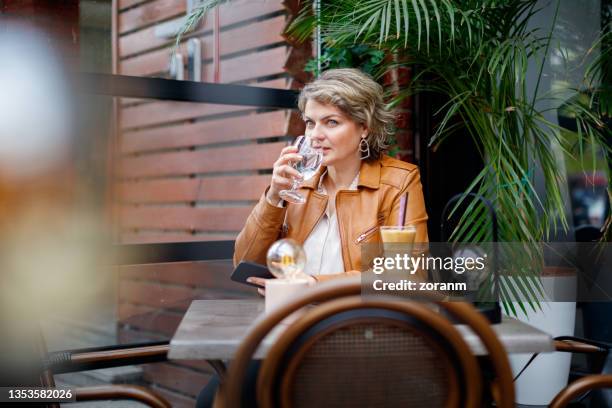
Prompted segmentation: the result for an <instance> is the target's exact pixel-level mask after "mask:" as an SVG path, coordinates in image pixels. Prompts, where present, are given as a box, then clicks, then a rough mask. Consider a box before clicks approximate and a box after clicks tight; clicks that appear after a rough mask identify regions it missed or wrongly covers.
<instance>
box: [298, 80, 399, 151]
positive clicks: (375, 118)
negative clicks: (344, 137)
mask: <svg viewBox="0 0 612 408" xmlns="http://www.w3.org/2000/svg"><path fill="white" fill-rule="evenodd" d="M310 99H312V100H315V101H317V102H319V103H323V104H331V105H333V106H335V107H337V108H338V109H340V110H341V111H342V112H343V113H345V114H346V115H347V116H348V117H349V118H351V119H352V120H354V121H355V122H357V123H359V124H361V125H363V126H365V127H366V128H367V129H368V135H367V136H366V140H367V141H368V143H369V145H370V157H369V158H368V159H367V160H377V159H378V158H379V157H380V156H381V155H382V154H384V153H385V152H386V151H387V149H388V148H389V139H390V137H391V135H392V134H393V131H394V119H395V115H394V114H393V113H392V112H391V111H390V110H389V109H388V108H387V106H386V104H385V102H384V100H383V88H382V86H380V85H379V84H378V83H377V82H376V81H374V79H372V77H370V76H369V75H367V74H366V73H364V72H362V71H360V70H358V69H355V68H338V69H330V70H327V71H325V72H323V73H322V74H321V76H319V78H317V79H316V80H314V81H313V82H311V83H309V84H307V85H306V86H305V87H304V88H303V89H302V92H300V96H299V99H298V107H299V109H300V111H301V112H302V114H304V109H305V108H306V102H308V100H310Z"/></svg>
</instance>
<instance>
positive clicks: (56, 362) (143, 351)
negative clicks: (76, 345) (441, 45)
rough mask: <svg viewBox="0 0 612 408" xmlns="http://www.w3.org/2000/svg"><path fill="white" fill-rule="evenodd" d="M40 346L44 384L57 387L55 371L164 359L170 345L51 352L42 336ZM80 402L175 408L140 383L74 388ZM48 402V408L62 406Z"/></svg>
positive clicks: (41, 381)
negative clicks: (106, 402) (123, 403)
mask: <svg viewBox="0 0 612 408" xmlns="http://www.w3.org/2000/svg"><path fill="white" fill-rule="evenodd" d="M37 343H38V344H37V346H36V348H37V349H38V353H39V354H40V357H41V358H40V360H41V362H42V364H41V366H40V369H41V373H40V380H39V381H40V383H39V384H38V385H39V386H42V387H46V388H47V387H55V380H54V378H53V375H54V374H58V373H67V372H75V371H82V370H87V369H96V368H105V367H113V366H114V367H116V366H121V365H127V364H142V363H152V362H157V361H164V360H165V359H166V356H167V353H168V346H167V345H166V344H153V345H151V344H148V345H143V346H138V345H132V346H131V347H107V348H96V349H91V350H87V349H83V350H79V351H74V352H73V351H64V352H61V353H52V354H49V353H47V350H46V347H45V342H44V339H43V337H42V335H41V336H40V337H39V341H38V342H37ZM74 394H75V399H76V401H79V402H80V401H102V400H132V401H138V402H140V403H143V404H145V405H147V406H149V407H152V408H171V405H170V403H169V402H168V401H167V400H166V399H165V398H164V397H162V396H161V395H159V394H157V393H156V392H154V391H152V390H150V389H148V388H145V387H142V386H138V385H127V384H122V385H102V386H92V387H80V388H76V389H75V390H74ZM58 406H59V405H58V404H47V407H49V408H54V407H58Z"/></svg>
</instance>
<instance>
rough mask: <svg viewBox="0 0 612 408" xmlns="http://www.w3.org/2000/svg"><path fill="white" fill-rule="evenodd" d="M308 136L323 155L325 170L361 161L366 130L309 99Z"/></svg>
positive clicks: (327, 105)
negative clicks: (353, 161) (360, 145)
mask: <svg viewBox="0 0 612 408" xmlns="http://www.w3.org/2000/svg"><path fill="white" fill-rule="evenodd" d="M304 122H305V123H306V136H309V137H311V138H312V140H313V146H314V147H315V148H319V149H321V151H322V152H323V163H322V164H323V165H324V166H337V165H339V164H342V163H346V162H349V161H352V160H360V158H361V155H360V152H359V142H360V141H361V137H362V135H365V134H366V129H365V127H364V126H362V125H360V124H358V123H356V122H355V121H353V120H352V119H351V118H349V117H348V116H346V114H344V113H343V112H342V111H341V110H340V109H338V108H337V107H335V106H334V105H330V104H323V103H320V102H317V101H315V100H312V99H309V100H308V101H307V102H306V107H305V109H304Z"/></svg>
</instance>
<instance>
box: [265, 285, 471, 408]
mask: <svg viewBox="0 0 612 408" xmlns="http://www.w3.org/2000/svg"><path fill="white" fill-rule="evenodd" d="M467 379H469V381H468V380H467ZM257 389H258V400H259V401H260V406H264V407H268V406H282V407H315V406H317V407H348V406H350V407H376V406H380V407H407V406H408V407H410V406H412V407H423V406H430V407H476V406H480V403H479V401H480V396H481V382H480V372H479V368H478V364H477V362H476V359H475V357H474V356H473V355H472V354H471V353H470V350H469V347H468V346H467V344H466V343H465V342H464V341H463V339H462V337H461V335H460V334H459V333H458V332H457V330H456V329H455V328H454V327H453V326H452V324H450V322H448V321H447V320H446V319H444V318H442V317H441V316H440V315H439V314H436V312H434V311H432V310H430V309H428V308H427V307H426V306H424V305H422V304H419V303H415V302H412V303H408V302H398V301H364V300H363V299H361V298H360V297H347V298H343V299H338V300H335V301H330V302H327V303H326V304H324V305H321V306H320V307H318V308H315V309H314V310H312V311H310V312H308V313H307V314H306V315H305V316H303V317H302V318H300V320H299V321H298V322H296V324H294V325H292V326H291V327H290V328H289V329H287V330H286V331H285V332H284V333H283V334H282V336H281V337H280V338H279V339H278V341H277V342H276V343H275V344H274V346H273V347H272V349H271V350H269V352H268V356H267V358H266V359H265V361H264V362H263V364H262V368H261V372H260V375H259V377H258V387H257Z"/></svg>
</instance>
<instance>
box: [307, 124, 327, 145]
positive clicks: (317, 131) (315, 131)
mask: <svg viewBox="0 0 612 408" xmlns="http://www.w3.org/2000/svg"><path fill="white" fill-rule="evenodd" d="M310 137H312V138H313V139H316V140H318V141H321V140H323V139H324V138H325V134H324V133H323V129H322V127H321V126H320V125H319V124H316V125H315V126H314V127H313V128H312V129H311V130H310Z"/></svg>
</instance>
